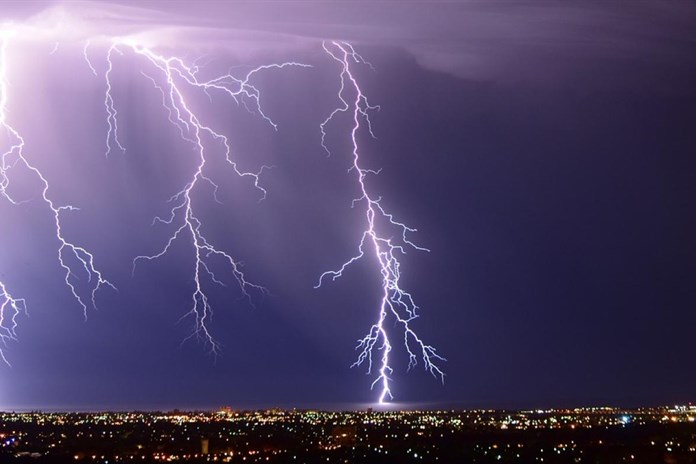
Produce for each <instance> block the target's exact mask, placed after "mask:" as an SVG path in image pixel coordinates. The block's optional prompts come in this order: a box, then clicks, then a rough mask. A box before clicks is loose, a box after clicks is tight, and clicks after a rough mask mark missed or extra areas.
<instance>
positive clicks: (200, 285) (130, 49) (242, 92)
mask: <svg viewBox="0 0 696 464" xmlns="http://www.w3.org/2000/svg"><path fill="white" fill-rule="evenodd" d="M88 45H89V44H86V45H85V48H84V56H85V59H86V61H87V64H88V65H89V67H90V69H91V70H92V71H93V72H94V73H96V71H95V68H94V66H93V64H92V62H91V60H90V59H89V54H88ZM125 53H133V54H135V55H136V56H137V57H140V58H142V59H144V60H145V62H146V63H149V65H150V66H151V68H152V71H151V72H148V73H145V72H142V75H143V76H144V77H145V78H146V79H148V80H149V81H150V82H151V83H152V84H153V86H154V88H155V89H156V90H158V91H159V92H160V94H161V97H162V107H163V109H164V111H165V112H166V114H167V117H168V120H169V122H170V123H172V124H173V125H174V126H175V127H176V128H177V129H178V131H179V134H180V136H181V140H182V142H183V143H185V144H190V145H191V146H193V148H194V149H195V152H196V154H197V164H196V166H195V169H194V170H193V171H192V172H191V175H190V177H189V179H188V182H187V183H186V184H185V185H184V186H183V187H182V188H181V190H179V191H178V192H176V193H174V195H172V197H171V198H170V203H171V204H172V207H171V209H170V210H169V213H168V215H167V216H166V217H156V218H155V219H154V221H153V225H154V224H156V223H159V224H163V225H165V226H171V227H172V229H173V231H172V233H171V235H170V236H169V238H168V240H167V242H166V243H165V245H164V246H163V248H162V249H161V250H160V251H159V252H157V253H154V254H149V255H140V256H137V257H136V258H135V259H134V260H133V270H134V271H135V266H136V265H137V263H138V262H139V261H151V260H155V259H157V258H160V257H162V256H164V255H165V254H166V253H167V252H168V251H169V250H170V248H171V246H172V244H173V243H174V242H175V241H176V240H177V239H181V238H182V237H186V238H187V239H188V240H191V244H192V246H193V258H194V265H193V282H194V288H193V292H192V294H191V310H190V311H189V312H188V313H187V314H185V315H184V318H185V317H187V316H190V317H191V318H192V319H193V320H194V327H193V331H192V333H191V335H190V336H189V337H187V338H191V337H194V336H195V337H198V338H199V339H201V340H202V341H203V342H204V343H205V344H206V345H207V346H208V347H209V348H210V351H211V353H213V354H217V353H218V352H219V345H218V343H217V341H216V340H215V339H214V338H213V336H212V334H211V333H210V331H209V330H208V325H207V323H208V321H209V320H210V318H211V317H212V308H211V305H210V299H209V296H208V293H207V291H206V287H207V286H208V285H211V284H217V285H223V286H224V285H225V284H224V283H223V279H222V278H219V277H218V276H217V275H216V273H215V272H214V271H213V263H212V261H214V260H218V262H222V263H224V264H225V265H226V266H227V269H228V270H229V271H230V272H231V277H232V278H233V279H234V280H235V281H236V283H237V284H238V286H239V288H240V289H241V291H242V294H243V295H244V296H245V297H246V298H247V299H249V301H250V303H251V294H250V293H249V291H251V290H254V291H259V292H262V293H263V292H264V291H265V289H264V288H263V287H261V286H259V285H256V284H253V283H251V282H250V281H249V280H247V278H246V276H245V274H244V272H242V267H241V264H240V263H239V262H238V261H236V260H235V259H234V258H233V257H232V255H231V254H229V253H228V252H226V251H223V250H220V249H219V248H217V247H216V246H215V245H213V244H212V243H211V242H210V240H209V239H208V238H206V236H205V235H204V233H203V230H202V228H203V222H202V221H201V219H200V217H199V216H198V215H197V213H196V211H195V208H194V206H193V202H192V197H193V195H194V192H195V191H196V190H197V189H198V188H199V186H200V185H201V184H208V185H209V186H212V187H213V195H214V197H215V200H216V201H217V197H216V196H215V193H216V192H217V190H218V188H219V186H218V185H217V184H216V183H215V182H214V181H213V180H212V179H211V177H210V173H209V172H208V171H207V166H206V165H207V163H208V160H209V157H210V156H212V155H213V154H214V153H215V152H216V150H217V151H219V150H220V149H221V151H222V154H223V157H224V160H225V161H226V163H227V164H228V165H229V166H230V167H231V170H232V172H234V173H235V174H236V175H237V176H240V177H242V178H249V179H250V180H251V181H252V183H253V185H254V187H255V188H256V189H258V190H259V191H260V192H261V194H262V198H265V196H266V190H264V188H263V187H262V186H261V185H260V183H259V180H260V175H261V173H262V172H263V170H264V169H266V168H267V167H266V166H262V167H261V169H260V170H259V171H258V172H246V171H242V170H240V169H239V168H238V166H237V164H236V162H235V161H234V160H233V159H232V155H231V149H230V144H229V141H228V138H227V136H225V135H224V134H222V133H221V132H219V131H217V130H215V129H213V128H211V127H210V126H208V125H206V124H205V123H204V122H203V121H202V120H201V117H200V116H199V115H198V114H196V112H194V111H193V110H192V109H191V107H190V106H189V104H188V103H187V98H186V96H185V95H186V94H187V93H190V92H196V91H198V92H203V93H205V94H206V95H207V96H208V97H209V98H210V99H212V98H213V96H215V95H221V96H223V97H228V98H231V99H232V100H233V101H235V102H237V103H241V104H242V105H244V106H245V107H246V108H247V109H248V110H249V109H250V108H249V106H248V104H249V103H251V104H252V105H253V107H252V108H253V109H254V110H255V111H256V112H257V113H258V114H259V115H260V117H261V118H263V119H264V120H265V121H267V122H268V123H269V124H270V125H271V127H273V129H277V126H276V124H275V123H274V122H273V120H271V118H270V117H269V116H268V115H266V114H265V113H264V112H263V110H262V107H261V92H260V91H259V89H258V88H257V87H255V86H254V85H253V84H252V82H251V81H252V79H253V77H254V75H255V74H257V73H259V72H262V71H265V70H268V69H283V68H286V67H310V66H309V65H306V64H302V63H297V62H292V61H290V62H283V63H278V64H270V65H263V66H259V67H256V68H254V69H252V70H251V71H249V72H248V73H246V75H244V77H242V78H238V77H235V76H233V75H232V74H230V73H227V74H223V75H219V76H216V77H214V78H212V79H208V80H203V79H201V78H199V71H200V69H199V67H198V66H197V65H187V64H186V63H185V62H184V60H183V59H181V58H179V57H170V56H164V55H161V54H158V53H156V52H155V51H154V50H152V49H151V48H148V47H145V46H143V45H141V44H138V43H137V42H136V41H134V40H132V39H120V40H116V41H114V42H113V43H112V44H111V46H110V47H109V48H108V51H107V52H106V61H107V70H106V73H105V80H106V93H105V98H104V106H105V109H106V113H107V126H108V129H107V139H106V144H107V149H106V154H107V155H109V154H110V153H111V152H112V151H114V150H115V149H118V150H120V151H125V147H124V145H123V144H122V143H121V141H120V139H119V131H118V112H117V109H116V105H115V102H114V98H113V83H112V80H111V73H112V71H113V69H114V58H115V55H124V54H125Z"/></svg>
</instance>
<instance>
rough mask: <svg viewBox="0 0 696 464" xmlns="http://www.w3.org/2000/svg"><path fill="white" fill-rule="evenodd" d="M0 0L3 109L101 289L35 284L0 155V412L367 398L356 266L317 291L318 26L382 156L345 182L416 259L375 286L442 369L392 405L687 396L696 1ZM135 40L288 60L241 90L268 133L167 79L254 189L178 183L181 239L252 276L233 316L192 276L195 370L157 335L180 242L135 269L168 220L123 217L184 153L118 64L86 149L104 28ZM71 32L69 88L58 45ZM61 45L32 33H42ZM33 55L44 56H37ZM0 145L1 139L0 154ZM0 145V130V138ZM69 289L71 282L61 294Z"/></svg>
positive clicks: (338, 255) (416, 376)
mask: <svg viewBox="0 0 696 464" xmlns="http://www.w3.org/2000/svg"><path fill="white" fill-rule="evenodd" d="M119 3H120V5H119V4H107V3H100V2H90V3H79V2H64V3H59V2H31V3H28V2H3V4H2V9H1V10H0V17H1V18H7V19H10V20H12V21H13V24H14V27H15V28H19V30H20V32H19V33H17V35H16V36H15V37H14V38H13V39H12V41H11V43H10V46H9V47H8V49H7V53H8V55H7V56H8V60H7V61H8V64H9V66H8V69H7V77H8V82H9V84H10V85H9V86H8V88H9V89H10V90H9V91H8V106H7V107H8V120H9V121H10V123H11V124H12V126H13V127H14V128H16V129H17V130H18V131H19V132H20V133H21V134H22V135H23V136H24V138H25V140H26V147H25V153H26V156H27V158H28V159H30V160H31V161H32V162H33V163H34V164H35V165H36V166H37V167H39V168H40V169H41V170H42V172H44V174H45V175H46V177H47V179H48V180H49V181H50V183H51V195H52V197H54V198H55V199H56V201H57V202H58V203H60V204H64V203H70V204H74V205H76V206H79V207H80V211H76V212H72V213H69V214H67V215H65V232H66V235H67V236H69V237H70V238H71V239H73V240H74V241H75V242H76V243H79V244H81V245H84V246H85V247H86V248H87V249H89V250H91V251H93V252H94V256H95V258H96V260H97V261H96V262H97V264H98V266H99V268H100V270H101V271H102V272H103V273H104V275H106V276H107V277H108V278H109V279H110V280H111V281H113V283H114V284H115V285H116V286H117V287H118V289H119V291H118V292H113V291H111V290H109V289H104V290H100V291H99V293H98V296H97V299H98V305H99V310H98V311H93V310H90V312H89V315H88V316H89V317H88V319H87V321H86V322H85V321H84V320H83V315H82V309H81V308H80V307H79V305H78V304H76V302H75V301H74V299H73V298H72V297H71V295H70V293H69V291H68V289H67V288H66V287H65V285H64V283H63V282H62V278H63V273H62V270H61V268H60V267H59V265H58V262H57V260H56V248H57V243H56V239H55V237H53V236H52V235H51V223H50V221H51V217H50V214H49V211H48V210H47V208H46V207H45V205H43V204H42V203H41V202H40V201H38V198H39V192H40V189H39V185H38V184H37V182H36V179H35V178H34V177H33V176H31V175H30V174H29V173H27V172H24V171H21V170H17V171H16V173H13V176H15V177H13V179H14V180H13V182H15V184H13V185H16V187H15V188H16V190H14V192H15V193H16V194H17V196H18V197H22V198H28V199H32V201H30V202H28V203H25V204H22V205H19V206H13V205H10V204H9V203H8V202H7V201H5V200H1V201H0V281H2V282H4V283H5V284H6V285H8V287H9V288H10V289H11V291H12V293H13V294H14V295H16V296H21V297H24V298H26V299H27V305H28V308H29V314H30V315H29V317H28V318H27V317H23V316H22V317H20V318H19V319H18V322H19V324H20V325H19V328H18V334H17V335H18V338H19V340H18V341H17V342H12V343H10V344H9V345H8V347H7V348H6V349H5V350H4V351H5V354H6V356H8V359H9V360H10V361H11V362H12V365H13V367H12V368H8V367H6V366H3V365H0V407H1V408H21V407H24V408H34V407H53V408H66V407H71V408H86V407H89V408H96V407H99V408H106V407H122V408H130V407H193V406H202V407H216V406H219V405H225V404H226V405H231V406H233V407H234V406H236V407H241V406H249V405H276V404H279V405H309V404H313V405H315V404H318V405H322V404H324V405H326V404H355V403H365V402H370V401H373V400H374V399H375V397H376V392H371V391H370V390H369V386H370V382H371V380H372V379H373V377H371V376H366V375H365V369H363V368H362V367H358V368H353V369H350V368H349V366H350V365H351V364H352V362H353V361H354V360H355V356H356V354H357V353H355V352H354V351H353V347H354V345H355V341H356V340H357V339H358V338H361V337H362V336H364V334H365V332H366V331H367V330H368V328H369V326H370V325H371V324H372V323H373V320H374V317H375V314H376V310H377V304H378V302H379V291H380V287H379V275H378V273H377V271H376V270H375V267H374V263H373V262H371V261H370V260H369V259H368V260H365V261H364V262H361V263H359V264H357V265H355V266H354V267H352V268H350V270H349V271H348V272H346V274H345V276H344V277H343V278H342V279H340V280H338V281H336V282H334V283H329V284H327V285H325V286H324V287H322V288H321V289H317V290H315V289H313V286H314V285H315V284H316V282H317V279H318V277H319V275H320V274H321V273H322V272H323V271H325V270H328V269H333V268H335V267H336V265H338V264H340V263H341V262H343V261H344V260H345V259H347V258H348V257H350V256H352V255H353V254H354V253H355V249H356V245H357V242H358V241H359V237H360V233H361V230H362V229H361V228H362V226H363V223H362V222H364V219H363V216H362V215H361V213H360V212H359V211H356V209H351V199H352V198H354V197H355V195H356V186H355V182H354V178H353V177H351V176H350V174H348V173H347V169H348V167H349V166H350V153H349V148H350V147H349V145H348V134H349V131H350V125H349V123H350V121H348V120H347V119H343V120H339V121H336V124H335V125H333V126H332V127H331V130H330V133H329V138H328V141H329V143H330V144H331V145H332V148H333V153H332V156H331V157H326V153H325V152H324V151H323V149H322V147H321V145H320V142H321V140H320V131H319V124H320V123H321V122H322V121H323V120H324V118H326V116H327V115H328V114H329V113H330V112H331V111H332V109H333V108H335V107H336V104H337V100H336V91H337V89H338V86H339V84H340V82H339V72H340V69H339V68H338V66H337V63H336V62H335V61H333V60H331V59H330V57H328V56H327V55H326V54H325V53H324V52H323V50H322V48H321V41H322V39H340V40H348V41H350V42H351V43H353V44H354V45H355V47H356V49H357V50H358V51H359V52H360V53H361V54H362V56H364V57H365V59H367V60H368V61H370V62H371V63H372V64H373V65H374V67H375V71H371V70H370V69H369V67H367V66H362V67H359V68H356V69H358V70H359V71H358V73H357V76H358V78H359V80H360V82H361V84H362V85H363V88H364V90H365V92H366V93H367V94H368V95H369V96H370V98H371V101H372V103H375V104H379V105H380V106H381V110H380V111H379V112H376V113H374V115H373V118H372V122H373V128H374V131H375V135H376V136H377V138H376V139H375V140H372V139H370V138H368V137H361V138H360V142H361V146H362V147H363V154H364V156H365V160H366V163H368V165H369V167H371V168H374V169H380V168H381V169H382V171H381V173H380V174H379V176H377V177H373V178H370V180H369V185H370V186H371V188H372V189H373V191H374V192H375V193H376V194H378V195H381V196H382V197H383V199H384V200H383V201H384V204H385V206H386V207H387V208H388V209H389V210H390V211H391V212H393V213H394V214H395V215H396V217H397V218H399V219H401V220H403V221H405V222H406V223H407V224H409V225H410V226H413V227H414V228H417V229H418V232H417V233H416V234H415V235H414V239H415V240H416V241H417V243H418V244H420V245H423V246H425V247H427V248H429V249H431V250H432V251H431V252H430V253H420V252H409V253H408V254H407V255H406V256H405V257H404V258H403V262H402V273H403V283H404V285H405V286H406V287H407V288H408V289H409V290H410V291H411V293H412V294H413V296H414V298H415V299H416V301H417V303H418V304H419V306H420V308H421V311H420V313H421V317H420V318H419V319H418V320H417V321H416V322H415V323H414V324H415V326H414V327H415V328H416V330H417V331H418V333H419V334H420V335H422V336H423V337H424V339H426V340H427V341H428V342H429V343H431V344H433V345H434V346H436V347H437V348H438V350H439V352H441V353H442V354H443V355H444V356H445V357H446V358H447V359H448V362H447V363H444V364H443V368H444V370H445V371H446V374H447V379H446V382H445V385H444V386H443V385H441V384H440V383H439V382H438V381H437V380H435V379H433V378H432V377H430V376H429V375H427V374H426V373H425V372H423V371H422V369H421V368H422V366H419V367H418V368H417V369H416V370H415V371H413V372H410V373H406V372H405V366H406V363H407V360H406V359H404V356H403V353H402V352H401V353H399V352H397V351H398V350H395V353H394V356H395V357H394V367H395V368H396V370H395V372H394V375H393V377H394V389H393V391H394V394H395V396H396V399H397V401H399V402H409V403H418V404H420V403H432V404H457V405H463V406H494V407H510V406H512V407H533V406H547V405H550V406H552V405H559V404H563V405H577V404H589V403H593V404H598V403H602V404H605V403H613V404H627V405H633V404H639V403H673V402H681V401H689V400H693V397H692V396H690V395H693V392H694V391H696V374H694V371H693V370H692V369H688V365H689V363H690V362H691V359H692V357H693V354H694V350H693V347H692V346H691V342H690V340H691V338H690V337H691V335H690V328H691V327H693V325H694V323H696V313H694V311H693V307H694V305H693V303H694V301H695V297H696V295H695V294H694V286H693V284H692V280H693V276H694V272H695V271H696V269H695V265H694V263H696V259H695V258H696V256H695V255H696V239H695V238H694V237H696V230H695V229H696V221H695V220H694V215H693V211H694V206H695V205H694V204H693V203H694V199H696V191H695V189H696V187H695V185H696V183H695V182H694V180H695V179H694V174H693V173H694V172H696V159H694V155H693V154H694V153H696V136H695V135H694V131H693V128H692V126H693V121H694V120H696V119H695V118H696V114H695V112H696V105H695V103H696V92H695V91H694V87H693V82H694V81H695V79H696V53H695V52H696V44H694V41H693V38H692V34H691V35H690V34H689V32H690V31H691V30H692V29H693V27H694V26H695V24H694V23H696V8H693V7H690V6H689V5H688V4H687V3H686V2H662V1H660V2H658V1H654V2H640V3H635V4H631V7H630V8H629V7H628V6H627V5H628V4H626V3H613V4H612V5H609V6H607V4H606V2H590V1H588V2H579V3H576V4H574V6H572V7H568V6H566V5H564V4H562V3H550V2H524V3H523V4H522V3H519V4H514V5H513V4H511V3H508V2H494V3H491V2H459V3H456V2H449V3H438V2H408V3H399V2H370V3H368V2H326V3H319V2H245V3H236V2H170V1H167V2H164V1H162V2H155V1H149V2H148V1H144V2H138V8H133V7H131V6H129V5H128V2H119ZM131 34H134V37H137V40H138V41H140V42H141V43H144V44H146V45H148V46H150V47H152V48H153V49H154V50H157V51H159V52H161V53H163V54H168V55H174V54H176V55H178V56H181V57H182V58H184V59H186V60H187V61H188V62H193V61H194V60H197V59H198V60H199V61H198V62H199V63H200V64H201V66H202V73H204V74H206V73H207V74H206V75H208V74H209V75H213V74H215V73H219V72H224V71H226V70H227V69H230V68H231V69H232V72H233V74H236V73H237V72H239V74H240V75H241V74H242V73H243V72H245V69H248V68H245V67H244V66H258V65H261V64H266V63H270V62H278V61H287V60H292V61H298V62H303V63H307V64H310V65H312V66H313V67H312V68H309V69H305V68H292V69H282V70H269V71H267V72H263V73H260V74H259V75H258V77H256V78H255V81H254V84H255V85H257V87H258V88H259V89H260V90H261V92H262V105H263V109H264V112H265V113H266V114H267V115H269V116H270V117H271V118H272V119H273V121H274V122H275V123H277V124H278V130H277V131H274V130H273V128H272V127H270V125H269V124H268V123H266V122H265V121H264V120H263V118H261V117H260V116H259V115H258V114H252V113H250V112H248V111H247V110H246V109H245V108H244V106H240V105H237V104H235V103H234V102H233V101H231V100H229V99H227V100H225V99H218V100H215V101H214V102H212V103H211V102H210V101H209V100H208V99H207V97H206V96H205V95H203V94H198V95H193V94H191V96H190V98H191V100H190V101H191V102H192V105H194V106H195V109H196V111H198V112H199V114H201V115H203V117H205V122H206V123H208V124H210V125H211V126H214V127H215V128H217V129H219V130H220V131H222V132H224V134H225V135H226V136H227V137H228V138H229V140H230V144H231V146H232V151H233V154H234V157H235V160H237V161H238V162H239V166H240V168H241V169H243V170H257V169H258V168H259V167H260V166H262V165H273V166H274V168H273V169H272V170H270V171H266V172H264V173H263V175H262V177H261V182H262V185H263V187H264V188H265V189H266V190H267V192H268V195H267V198H266V199H265V200H264V201H262V202H259V198H260V194H259V192H258V190H255V189H254V188H253V186H252V185H251V183H250V182H249V180H248V179H239V178H238V177H236V176H235V175H234V174H232V173H231V172H229V170H228V169H226V168H225V166H224V165H223V164H222V163H220V164H219V165H214V167H213V170H212V172H213V174H214V176H215V181H216V182H217V183H218V184H219V185H220V190H219V192H218V193H219V197H220V200H221V201H222V204H217V203H215V202H214V201H212V198H211V194H210V191H206V189H205V188H202V189H201V191H200V192H198V193H197V194H196V196H195V200H194V201H195V204H196V206H197V207H198V208H199V210H200V212H201V213H200V215H201V218H202V219H203V220H204V221H205V226H204V227H205V231H206V234H207V235H208V236H209V237H210V238H211V240H214V242H215V243H216V244H217V245H218V246H219V247H220V248H221V249H224V250H226V251H228V252H230V253H231V254H232V255H233V256H235V257H236V258H237V259H239V260H240V261H243V262H244V264H245V266H244V270H245V272H246V274H247V276H248V277H249V278H250V279H251V280H252V281H253V282H255V283H258V284H261V285H263V286H265V287H266V288H267V289H268V290H269V292H270V294H269V295H268V296H266V297H265V298H261V297H260V296H255V297H254V303H255V307H251V306H250V305H249V304H248V303H246V302H245V301H244V300H243V299H241V298H240V293H239V290H238V289H237V288H236V287H234V286H229V287H226V288H219V289H211V291H210V294H211V297H212V304H213V306H214V309H215V318H214V320H213V321H212V323H211V324H210V329H211V331H212V333H213V335H214V336H215V337H216V338H217V339H218V340H219V341H220V343H221V344H222V345H223V351H222V354H221V356H219V357H218V358H217V359H213V358H212V357H210V356H208V355H207V354H206V348H205V346H203V345H202V344H200V343H196V342H195V341H189V342H186V343H184V344H181V341H182V340H183V339H184V338H185V337H186V336H187V334H188V333H189V332H190V329H191V323H192V320H191V319H184V320H182V321H180V322H177V321H179V319H180V318H181V316H183V315H184V314H186V312H187V311H188V309H189V306H190V294H191V288H192V287H191V286H192V279H191V272H190V269H191V249H190V247H189V245H187V241H186V240H182V241H181V242H179V243H178V244H177V245H176V246H175V247H174V249H173V250H172V251H173V253H172V254H171V255H169V256H167V257H165V258H163V259H161V260H159V261H156V262H151V263H145V264H140V265H139V266H138V268H137V269H136V272H135V274H134V276H131V260H132V258H133V257H135V256H137V255H140V254H148V253H153V252H156V251H158V250H159V249H160V248H161V245H162V244H163V243H164V242H163V241H165V242H166V239H167V237H168V234H169V230H167V229H166V228H164V227H160V226H154V227H153V226H151V223H152V218H153V217H155V216H157V215H163V214H166V212H167V203H166V202H167V199H168V198H169V197H170V196H171V195H172V194H173V193H175V192H176V191H177V190H179V189H180V188H181V185H182V183H183V182H186V179H187V176H188V175H189V174H190V172H191V171H190V170H191V168H192V166H193V165H192V161H191V160H192V158H191V154H192V153H191V146H190V145H189V144H186V143H182V142H181V140H179V138H178V132H177V131H176V129H175V128H174V127H173V126H172V125H171V124H170V123H169V122H168V121H167V113H166V111H164V110H163V108H162V107H161V101H162V96H161V94H160V93H159V92H158V91H157V89H156V88H154V87H153V85H152V83H151V82H150V81H148V80H147V79H146V78H144V77H143V76H142V75H141V71H145V72H147V73H151V72H152V69H151V68H148V66H147V64H146V63H145V62H144V61H143V60H142V59H139V58H138V57H137V56H134V55H133V54H125V55H124V56H116V57H115V59H114V71H113V83H114V90H113V92H114V100H115V105H116V108H117V109H118V111H119V117H118V118H119V119H118V120H119V124H120V129H121V135H122V141H123V143H124V146H125V147H126V148H127V151H126V152H125V153H120V152H119V153H112V154H111V155H110V156H109V157H108V158H106V157H105V156H104V151H105V140H106V133H107V114H106V111H105V108H104V92H105V80H104V73H105V72H106V69H107V62H106V51H107V48H108V44H109V40H110V39H109V38H110V37H112V36H123V35H131ZM87 39H90V40H91V41H92V43H93V45H91V46H90V48H89V54H90V55H89V56H90V59H91V62H92V63H93V64H94V67H95V69H96V71H97V74H98V76H97V77H95V76H94V75H93V74H92V73H91V71H90V69H89V67H88V65H87V63H86V62H85V61H84V58H83V55H82V52H83V50H82V47H83V46H84V44H85V42H86V40H87ZM56 42H59V46H58V48H57V49H55V50H54V47H55V43H56ZM52 52H53V53H52ZM6 143H7V142H6V140H5V139H3V138H0V144H6ZM2 148H4V145H3V146H2ZM81 288H82V287H81Z"/></svg>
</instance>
